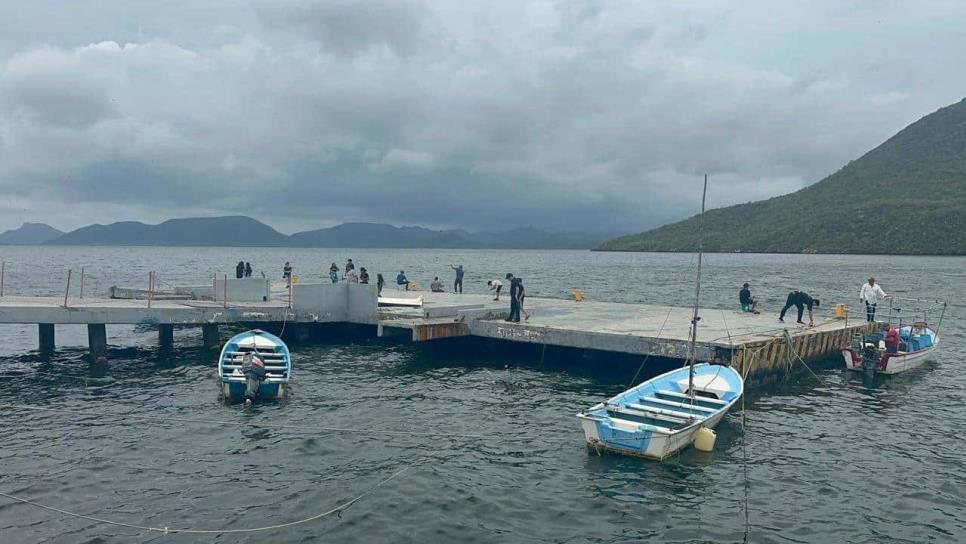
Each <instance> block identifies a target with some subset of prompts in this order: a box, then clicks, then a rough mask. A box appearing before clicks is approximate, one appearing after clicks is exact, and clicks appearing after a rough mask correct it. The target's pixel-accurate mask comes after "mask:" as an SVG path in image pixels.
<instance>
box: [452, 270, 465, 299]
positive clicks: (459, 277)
mask: <svg viewBox="0 0 966 544" xmlns="http://www.w3.org/2000/svg"><path fill="white" fill-rule="evenodd" d="M449 266H450V268H452V269H453V270H455V271H456V279H455V280H453V292H454V293H457V292H458V293H459V294H461V295H462V294H463V265H459V266H453V265H449ZM457 289H458V291H457Z"/></svg>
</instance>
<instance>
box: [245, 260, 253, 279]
mask: <svg viewBox="0 0 966 544" xmlns="http://www.w3.org/2000/svg"><path fill="white" fill-rule="evenodd" d="M245 277H246V278H250V277H252V263H245Z"/></svg>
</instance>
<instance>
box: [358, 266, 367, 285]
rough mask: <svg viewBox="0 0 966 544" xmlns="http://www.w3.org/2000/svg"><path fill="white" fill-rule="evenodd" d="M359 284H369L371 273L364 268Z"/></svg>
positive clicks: (361, 270) (360, 274)
mask: <svg viewBox="0 0 966 544" xmlns="http://www.w3.org/2000/svg"><path fill="white" fill-rule="evenodd" d="M359 283H369V272H368V271H367V270H366V267H364V266H363V267H362V268H360V269H359Z"/></svg>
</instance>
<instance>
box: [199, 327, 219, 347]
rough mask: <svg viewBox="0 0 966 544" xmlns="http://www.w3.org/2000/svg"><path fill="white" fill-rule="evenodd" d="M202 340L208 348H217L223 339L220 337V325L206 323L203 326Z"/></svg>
mask: <svg viewBox="0 0 966 544" xmlns="http://www.w3.org/2000/svg"><path fill="white" fill-rule="evenodd" d="M201 342H202V344H203V345H204V347H205V348H207V349H217V348H218V346H219V344H221V340H220V339H219V338H218V325H217V324H215V323H206V324H204V325H202V326H201Z"/></svg>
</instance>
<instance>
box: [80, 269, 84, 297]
mask: <svg viewBox="0 0 966 544" xmlns="http://www.w3.org/2000/svg"><path fill="white" fill-rule="evenodd" d="M80 298H84V267H83V266H82V267H81V281H80Z"/></svg>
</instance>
